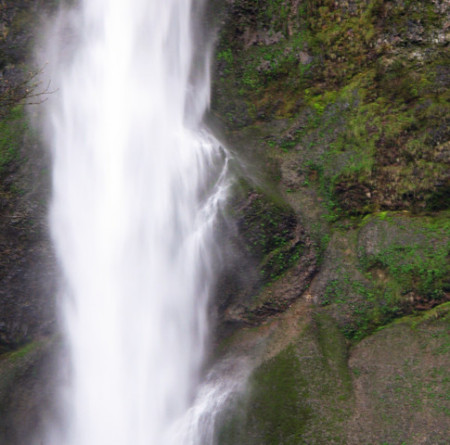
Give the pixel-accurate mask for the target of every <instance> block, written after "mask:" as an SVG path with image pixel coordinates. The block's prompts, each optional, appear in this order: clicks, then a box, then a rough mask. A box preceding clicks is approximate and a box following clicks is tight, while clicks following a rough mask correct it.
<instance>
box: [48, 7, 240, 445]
mask: <svg viewBox="0 0 450 445" xmlns="http://www.w3.org/2000/svg"><path fill="white" fill-rule="evenodd" d="M200 3H201V2H200V1H198V0H197V1H194V0H192V1H191V0H127V1H124V0H84V1H82V2H81V3H80V4H79V5H77V6H76V7H72V8H69V9H66V10H64V11H61V12H60V14H59V15H58V16H57V17H56V18H55V19H54V21H53V28H52V31H51V32H49V38H48V42H49V43H48V50H47V53H46V57H47V58H48V59H49V64H50V66H51V67H52V69H53V72H52V75H51V77H52V82H53V84H54V85H55V87H56V91H55V93H54V94H53V95H52V97H51V100H50V101H49V105H48V107H47V127H48V129H49V130H48V133H49V135H50V136H49V137H50V139H49V140H50V142H49V144H50V146H51V149H52V153H53V198H52V205H51V216H50V222H51V230H52V234H53V239H54V244H55V250H56V253H57V256H58V258H59V262H60V265H61V270H62V276H63V278H62V280H61V281H62V283H63V284H62V286H61V307H62V320H63V327H64V332H65V338H66V342H67V344H68V348H69V351H70V389H69V392H68V394H67V397H65V399H67V402H66V406H65V407H64V412H66V413H67V415H66V420H65V426H64V428H63V429H64V434H63V437H62V438H61V437H59V438H58V439H51V438H50V439H49V440H48V442H51V441H52V440H53V441H54V443H58V445H61V444H66V445H144V444H145V445H166V444H171V445H175V444H176V445H182V444H183V443H193V444H196V445H198V444H200V443H205V444H206V443H207V444H208V445H210V443H211V440H212V439H211V437H212V434H213V433H211V432H210V431H209V432H206V433H204V432H196V433H193V432H192V431H196V430H197V429H198V428H200V427H199V426H198V425H197V426H193V424H192V423H193V422H194V423H195V422H196V421H195V418H199V417H202V416H201V415H198V409H199V408H198V407H199V406H203V405H202V403H204V401H205V400H209V401H211V397H212V398H213V399H214V400H216V402H217V403H219V405H220V403H221V402H220V400H219V399H220V398H219V399H218V398H217V394H216V393H214V391H212V392H211V391H210V392H209V393H208V391H207V390H205V389H203V390H200V393H202V391H203V393H202V394H203V395H202V394H200V393H199V390H198V388H199V375H200V369H201V366H202V363H203V360H204V356H205V347H206V346H205V345H206V340H207V335H208V317H207V309H208V298H209V294H210V288H211V285H212V283H213V278H214V266H213V263H214V250H215V249H217V246H216V245H215V244H214V236H213V231H214V222H215V220H216V216H217V212H218V209H219V207H220V205H221V203H222V202H223V201H224V199H225V198H226V195H227V189H228V188H229V175H228V170H227V169H228V161H229V155H228V153H227V151H226V150H225V149H224V148H223V147H222V146H221V145H220V144H219V143H218V142H217V140H216V139H215V138H214V136H213V135H211V134H210V133H209V132H208V131H207V130H206V129H205V128H204V127H203V125H202V117H203V115H204V112H205V110H206V108H207V106H208V102H209V71H208V69H209V68H208V67H209V61H208V54H209V50H208V47H207V45H205V44H204V42H203V46H202V48H201V49H200V50H199V42H196V41H195V39H194V37H195V34H196V32H195V31H196V26H195V24H196V23H198V22H199V20H196V19H198V17H199V14H200V10H201V7H200ZM213 381H214V379H213ZM208 385H211V382H208V383H207V385H206V388H210V386H208ZM213 386H214V385H213ZM225 386H226V384H225ZM231 386H232V385H231ZM228 387H230V385H228ZM200 388H202V387H201V386H200ZM203 388H205V387H203ZM205 391H206V392H205ZM217 391H222V396H223V390H220V388H219V387H218V389H217ZM227 391H228V390H227ZM225 392H226V391H225ZM205 394H210V395H209V396H208V395H206V396H205ZM222 398H223V397H222ZM194 400H197V401H198V400H200V401H202V400H203V402H193V401H194ZM217 403H216V404H215V406H218V405H217ZM210 406H211V404H209V405H208V403H206V405H205V408H204V409H207V410H209V409H210ZM196 410H197V411H196ZM193 411H195V412H196V413H197V414H196V415H193V414H192V413H193ZM186 419H191V420H188V421H187V422H188V423H190V425H189V426H186ZM183 425H184V426H183ZM186 431H188V432H186ZM193 434H194V436H193ZM205 434H206V435H205ZM174 438H175V439H174Z"/></svg>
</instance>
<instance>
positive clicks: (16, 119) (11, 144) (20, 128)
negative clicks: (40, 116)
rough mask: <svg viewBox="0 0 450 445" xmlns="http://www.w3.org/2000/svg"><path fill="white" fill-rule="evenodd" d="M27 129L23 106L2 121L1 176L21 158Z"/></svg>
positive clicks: (0, 127) (0, 139)
mask: <svg viewBox="0 0 450 445" xmlns="http://www.w3.org/2000/svg"><path fill="white" fill-rule="evenodd" d="M27 128H28V125H27V122H26V120H25V117H24V110H23V106H17V107H15V108H13V109H12V111H11V112H10V113H9V114H8V115H7V116H6V117H5V118H3V119H2V120H0V175H1V174H2V173H4V172H5V170H6V169H7V168H8V167H9V166H11V165H12V164H13V162H14V161H17V159H18V158H19V148H20V145H21V143H22V141H23V135H24V133H25V131H26V130H27Z"/></svg>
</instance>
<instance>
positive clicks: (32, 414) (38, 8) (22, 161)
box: [0, 0, 56, 445]
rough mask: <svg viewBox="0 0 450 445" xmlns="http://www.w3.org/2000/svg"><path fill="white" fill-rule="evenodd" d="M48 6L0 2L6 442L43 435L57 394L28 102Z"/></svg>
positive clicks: (13, 444)
mask: <svg viewBox="0 0 450 445" xmlns="http://www.w3.org/2000/svg"><path fill="white" fill-rule="evenodd" d="M49 3H50V2H47V4H49ZM44 4H45V2H40V1H31V0H29V1H26V0H23V1H3V2H0V283H1V285H0V443H1V444H5V445H6V444H8V445H20V444H25V443H30V442H29V440H30V439H29V437H30V435H32V436H33V437H38V432H39V431H41V430H42V429H43V425H44V423H45V421H46V415H47V414H48V413H49V411H50V409H51V404H50V400H51V399H52V397H51V396H50V395H51V393H52V385H51V381H52V380H51V379H52V375H53V373H51V372H50V370H51V369H53V363H54V350H55V347H54V342H53V343H52V342H50V341H49V340H48V338H50V337H52V336H53V335H54V334H55V325H56V322H55V308H54V306H55V301H54V299H55V284H56V280H55V276H56V274H55V271H56V264H55V260H54V257H53V252H52V248H51V246H50V241H49V233H48V227H47V202H48V196H49V168H48V167H49V159H48V155H47V153H46V152H45V150H44V149H43V148H42V146H41V145H40V143H39V138H38V135H37V134H36V132H35V131H34V130H33V129H32V127H31V124H30V122H29V117H28V116H27V115H26V113H25V111H24V105H23V103H24V102H28V100H27V96H28V95H29V94H30V92H31V91H35V92H39V88H40V86H39V85H36V84H35V82H36V78H35V71H33V69H32V68H31V67H29V66H27V65H26V60H27V57H28V55H29V51H30V47H31V45H32V41H33V37H34V29H35V25H36V15H37V13H38V12H39V13H43V12H44ZM33 86H35V87H36V89H35V90H33ZM27 89H29V91H27ZM36 440H37V439H36Z"/></svg>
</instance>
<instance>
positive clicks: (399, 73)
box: [213, 0, 450, 444]
mask: <svg viewBox="0 0 450 445" xmlns="http://www.w3.org/2000/svg"><path fill="white" fill-rule="evenodd" d="M225 4H226V5H225V13H224V25H223V27H222V29H221V32H220V36H219V40H218V46H217V53H216V64H215V77H214V96H213V114H215V115H216V116H217V117H218V118H219V119H220V120H221V121H222V125H223V127H224V134H225V139H227V140H228V142H229V145H230V146H231V147H232V148H233V149H235V150H236V151H237V153H238V155H239V156H241V158H243V159H246V160H247V161H248V163H249V165H250V166H251V167H249V168H248V170H250V171H251V172H252V174H251V175H250V176H251V177H252V178H253V179H249V178H248V176H247V179H246V182H245V186H243V187H241V188H240V189H239V190H238V191H237V192H236V194H237V196H239V197H240V201H239V202H240V203H241V206H240V207H239V206H236V208H237V209H238V210H237V211H235V212H234V213H233V215H235V217H236V218H237V224H236V227H237V232H238V235H237V236H238V238H239V239H240V240H241V241H242V240H244V241H245V242H244V243H242V242H241V244H239V243H235V244H236V245H240V246H241V247H240V249H239V251H240V252H244V253H242V254H241V255H242V256H245V255H248V256H250V257H251V258H252V259H253V262H252V265H253V267H256V269H257V270H258V271H259V272H258V273H256V275H257V279H254V281H253V285H252V292H251V293H250V294H251V295H244V296H243V295H241V294H240V291H239V290H236V289H233V290H232V295H233V296H234V299H233V298H230V299H228V300H227V302H226V303H225V304H224V307H223V312H222V317H221V321H222V326H223V325H225V326H228V327H229V329H228V330H227V331H226V332H227V334H230V332H231V333H232V334H231V338H228V339H227V342H226V344H227V345H230V344H231V346H229V347H230V348H231V349H232V350H233V349H234V350H236V351H238V352H239V351H243V350H245V351H247V353H253V354H256V355H257V356H258V357H259V363H260V365H259V366H257V368H256V370H255V372H254V373H253V376H252V377H251V379H250V383H249V390H248V394H247V395H245V396H243V398H242V400H241V401H240V402H239V403H237V404H236V407H235V409H234V411H233V410H230V413H229V414H228V416H225V417H226V418H225V420H224V427H223V431H222V433H221V436H220V440H219V442H220V443H224V444H228V443H229V444H231V443H240V444H262V443H264V444H298V443H346V444H350V443H352V444H353V443H354V444H358V443H411V444H412V443H429V444H435V443H442V444H443V443H445V442H446V440H447V439H446V437H445V431H446V430H448V428H449V409H450V406H449V403H448V400H446V398H445V396H444V394H446V393H447V392H448V389H449V388H448V382H447V381H446V379H445V378H443V374H445V369H446V367H448V365H449V361H448V360H449V357H448V339H449V334H450V331H449V327H450V326H449V325H450V323H449V315H448V308H449V306H448V303H447V302H448V300H449V282H448V276H449V261H448V260H449V240H450V226H449V222H448V216H449V212H448V208H449V181H450V180H449V171H450V170H449V161H450V158H449V153H450V152H449V141H448V139H449V134H448V128H449V126H448V119H449V115H450V114H449V102H448V99H449V96H448V81H449V68H448V67H449V64H448V42H449V37H450V36H449V27H450V22H449V21H448V16H449V4H448V2H445V1H425V2H416V1H401V0H399V1H381V0H379V1H378V0H370V1H369V0H367V1H358V2H356V1H327V0H322V1H306V0H305V1H303V0H259V1H258V0H242V1H228V2H225ZM255 178H256V179H255ZM255 196H257V198H255ZM260 200H263V201H264V200H269V201H271V202H272V203H273V206H274V207H273V209H275V208H276V209H278V211H279V213H278V215H279V218H280V219H281V220H282V221H283V222H284V223H283V224H280V223H278V222H277V220H276V218H275V217H274V216H273V211H272V212H267V211H263V212H260V213H258V211H257V209H258V208H260V207H259V204H258V202H259V201H260ZM253 203H255V204H253ZM275 203H276V204H275ZM239 209H240V210H242V211H241V212H240V211H239ZM249 215H250V216H251V218H252V219H251V224H248V223H247V221H248V218H249ZM286 221H291V222H290V230H289V231H288V235H287V236H285V237H284V238H283V236H284V235H283V234H285V233H286ZM255 227H256V228H257V229H256V230H255ZM274 237H275V238H276V237H278V238H279V239H281V241H280V243H278V244H276V245H272V246H269V248H268V249H267V250H265V251H261V250H259V251H255V247H254V246H255V245H256V246H258V245H259V244H261V243H263V245H267V244H266V243H265V240H266V239H274ZM242 245H244V247H242ZM294 246H297V248H295V247H294ZM274 263H275V264H277V267H276V268H271V269H270V270H271V273H270V274H269V275H267V273H266V270H267V267H268V265H270V266H272V265H273V264H274ZM247 281H248V280H247ZM255 282H256V284H255ZM241 289H242V288H241ZM222 294H223V293H222ZM243 297H244V298H243ZM433 308H434V309H433ZM427 311H429V312H427ZM436 339H439V340H436ZM435 341H436V342H435ZM250 351H252V352H250ZM256 351H258V352H256ZM437 351H439V352H437ZM394 407H398V409H395V408H394Z"/></svg>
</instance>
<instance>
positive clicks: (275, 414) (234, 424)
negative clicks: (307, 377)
mask: <svg viewBox="0 0 450 445" xmlns="http://www.w3.org/2000/svg"><path fill="white" fill-rule="evenodd" d="M248 386H249V393H248V395H247V397H248V399H247V400H246V401H245V404H244V405H241V407H240V409H238V413H239V416H238V415H237V413H236V412H235V413H234V415H233V416H232V417H230V418H228V419H227V421H226V422H225V425H224V427H223V428H222V431H221V433H220V434H219V443H220V445H228V444H229V445H231V444H236V443H239V444H242V445H257V444H258V445H263V444H264V445H282V444H285V445H288V444H291V445H296V444H299V443H303V442H302V433H303V431H304V428H305V424H306V422H307V420H308V418H309V416H310V410H309V408H308V407H307V406H306V404H305V401H304V400H305V399H304V397H305V396H306V394H305V387H306V382H305V381H304V380H303V378H302V374H301V372H300V362H299V360H298V358H297V356H296V351H295V348H294V347H293V346H290V347H288V348H287V349H285V350H284V351H283V352H281V353H280V354H278V355H277V356H276V357H274V358H273V359H271V360H269V361H267V362H266V363H264V364H262V365H261V366H259V367H258V368H257V369H256V370H255V371H254V373H253V374H252V376H251V378H250V381H249V384H248ZM244 407H245V409H244V410H243V409H242V408H244ZM235 409H236V408H235Z"/></svg>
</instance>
